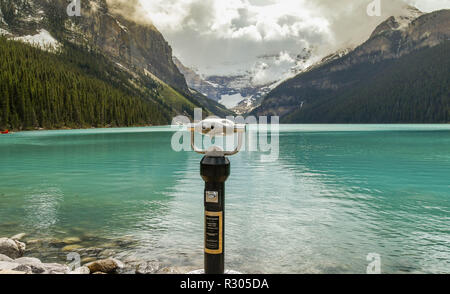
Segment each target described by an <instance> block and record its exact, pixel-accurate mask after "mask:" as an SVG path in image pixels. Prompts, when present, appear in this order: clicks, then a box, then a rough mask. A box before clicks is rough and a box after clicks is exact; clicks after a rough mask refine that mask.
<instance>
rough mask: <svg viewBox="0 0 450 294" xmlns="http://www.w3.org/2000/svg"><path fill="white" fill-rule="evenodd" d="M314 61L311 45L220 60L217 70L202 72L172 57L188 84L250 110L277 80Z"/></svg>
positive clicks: (238, 109) (234, 106) (239, 109)
mask: <svg viewBox="0 0 450 294" xmlns="http://www.w3.org/2000/svg"><path fill="white" fill-rule="evenodd" d="M315 61H317V60H316V59H315V58H314V57H313V49H307V48H304V49H303V50H302V51H301V52H300V53H295V54H294V53H288V52H280V53H277V54H266V55H262V56H258V57H257V60H256V62H254V63H253V64H222V65H220V67H221V70H220V71H221V72H220V74H215V75H202V74H200V73H199V72H198V71H196V70H194V69H191V68H188V67H186V66H184V65H183V64H182V62H181V61H180V60H178V59H176V58H174V62H175V64H176V65H177V66H178V68H179V69H180V71H181V72H182V73H183V74H184V76H185V78H186V80H187V83H188V85H189V87H191V88H192V89H195V90H197V91H199V92H201V93H202V94H204V95H205V96H207V97H209V98H210V99H213V100H216V101H219V102H220V103H221V104H223V105H225V106H226V107H227V108H229V109H233V110H234V111H236V112H237V113H245V112H248V111H250V110H252V109H253V108H254V107H256V106H258V105H259V103H260V102H261V99H262V98H263V97H264V96H265V95H266V94H267V93H269V92H270V91H271V90H272V89H274V88H275V87H276V86H277V85H278V84H280V83H281V82H282V81H284V80H286V79H288V78H291V77H293V76H295V75H296V74H298V73H300V72H301V71H303V70H305V69H306V68H308V67H310V66H311V65H312V64H314V62H315ZM245 68H250V70H245Z"/></svg>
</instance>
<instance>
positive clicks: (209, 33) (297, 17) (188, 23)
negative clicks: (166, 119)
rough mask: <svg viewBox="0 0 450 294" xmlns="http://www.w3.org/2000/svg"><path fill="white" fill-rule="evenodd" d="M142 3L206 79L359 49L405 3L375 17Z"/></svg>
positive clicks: (333, 1)
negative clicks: (266, 59)
mask: <svg viewBox="0 0 450 294" xmlns="http://www.w3.org/2000/svg"><path fill="white" fill-rule="evenodd" d="M109 1H118V0H109ZM121 1H122V0H121ZM138 1H139V3H140V4H141V6H142V8H143V10H144V11H143V13H144V14H146V15H148V17H149V18H150V19H151V21H152V22H153V23H154V24H155V26H156V27H157V28H158V29H159V30H160V31H161V32H162V33H163V35H164V36H165V37H166V39H168V41H169V43H170V44H171V45H172V47H173V49H174V53H175V55H177V56H178V57H179V58H180V59H181V60H182V62H183V63H185V64H186V65H188V66H191V67H196V68H198V69H199V70H200V72H201V73H203V74H221V73H226V72H235V73H238V72H245V71H249V70H252V68H253V67H254V66H255V64H256V63H257V62H258V58H257V56H260V55H263V54H280V52H284V53H285V54H287V56H290V58H292V56H296V54H297V53H299V52H301V51H302V50H303V48H310V47H314V48H315V50H316V51H315V54H317V55H320V54H322V55H323V54H325V53H329V52H330V51H333V50H336V49H339V48H341V47H344V46H348V45H356V44H359V43H360V42H362V41H364V39H365V38H367V36H368V35H369V34H370V33H371V31H372V30H373V29H374V28H375V27H376V25H378V24H379V23H381V22H382V21H383V20H385V19H386V18H387V17H389V16H391V15H393V14H395V13H398V12H399V11H400V10H401V9H402V7H403V6H404V3H405V2H403V1H402V0H381V1H382V12H383V15H382V16H381V17H369V16H367V14H366V7H367V5H368V4H369V3H371V2H372V1H373V0H339V1H337V0H138ZM404 1H406V2H408V3H410V4H414V5H416V6H417V7H419V8H420V9H423V10H424V11H432V10H435V9H441V8H450V0H404ZM285 56H286V55H285Z"/></svg>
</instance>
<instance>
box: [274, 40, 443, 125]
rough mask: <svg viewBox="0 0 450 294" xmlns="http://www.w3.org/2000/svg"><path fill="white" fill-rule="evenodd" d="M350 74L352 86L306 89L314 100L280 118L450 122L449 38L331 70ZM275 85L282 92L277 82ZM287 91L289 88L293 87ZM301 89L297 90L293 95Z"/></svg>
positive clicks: (342, 76)
mask: <svg viewBox="0 0 450 294" xmlns="http://www.w3.org/2000/svg"><path fill="white" fill-rule="evenodd" d="M355 76H358V78H359V82H357V83H356V84H355V85H353V86H352V87H343V88H341V89H339V90H337V91H332V90H322V91H319V90H317V89H314V93H310V94H309V95H311V97H314V99H312V100H310V101H309V102H308V103H304V105H303V107H299V109H298V110H297V111H295V112H293V113H291V114H290V115H288V116H286V117H285V118H284V120H283V121H284V122H296V123H323V122H327V123H380V122H382V123H448V122H450V42H445V43H444V44H442V45H439V46H437V47H434V48H429V49H422V50H420V51H418V52H414V53H412V54H410V55H407V56H404V57H401V58H399V59H393V60H386V61H383V62H381V63H376V64H370V63H366V64H360V65H358V67H353V68H351V69H348V70H344V71H340V72H337V73H336V75H335V77H334V78H335V79H340V80H343V81H345V80H349V79H350V78H351V77H355ZM278 90H279V91H283V86H281V87H280V89H278ZM289 90H291V91H295V88H293V89H289ZM289 90H288V91H289ZM311 91H313V90H312V89H311ZM307 92H308V90H302V91H298V89H297V95H299V94H300V93H301V94H303V95H305V93H307ZM292 95H295V93H292Z"/></svg>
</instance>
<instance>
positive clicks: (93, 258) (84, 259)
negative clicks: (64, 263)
mask: <svg viewBox="0 0 450 294" xmlns="http://www.w3.org/2000/svg"><path fill="white" fill-rule="evenodd" d="M96 260H97V258H95V257H84V258H82V259H81V263H82V264H86V263H89V262H93V261H96Z"/></svg>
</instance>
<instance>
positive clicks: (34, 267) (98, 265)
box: [0, 233, 192, 274]
mask: <svg viewBox="0 0 450 294" xmlns="http://www.w3.org/2000/svg"><path fill="white" fill-rule="evenodd" d="M25 237H26V234H25V233H21V234H17V235H15V236H12V237H9V238H0V274H184V273H187V272H189V271H191V270H192V268H182V267H164V266H163V264H162V263H161V262H158V261H144V260H142V259H140V258H138V257H133V256H131V257H130V256H128V257H124V259H123V260H122V261H121V260H119V259H117V258H116V257H114V253H115V251H114V250H112V249H108V248H98V247H88V248H83V247H82V246H81V245H80V242H81V240H80V239H79V238H77V237H68V238H64V239H63V240H56V239H52V240H40V239H30V240H26V241H25V240H24V239H25ZM45 242H53V243H52V244H56V245H58V246H59V248H60V250H61V251H62V252H64V253H65V254H66V256H67V260H68V262H70V263H68V264H63V263H45V262H42V261H41V259H39V258H36V257H30V256H29V255H30V253H33V252H37V251H38V250H37V249H36V245H42V244H43V243H45ZM117 242H119V243H120V242H122V243H123V244H126V243H127V242H131V241H130V240H119V241H117ZM33 247H35V249H34V250H31V251H29V250H27V248H33ZM24 255H26V256H24Z"/></svg>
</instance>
